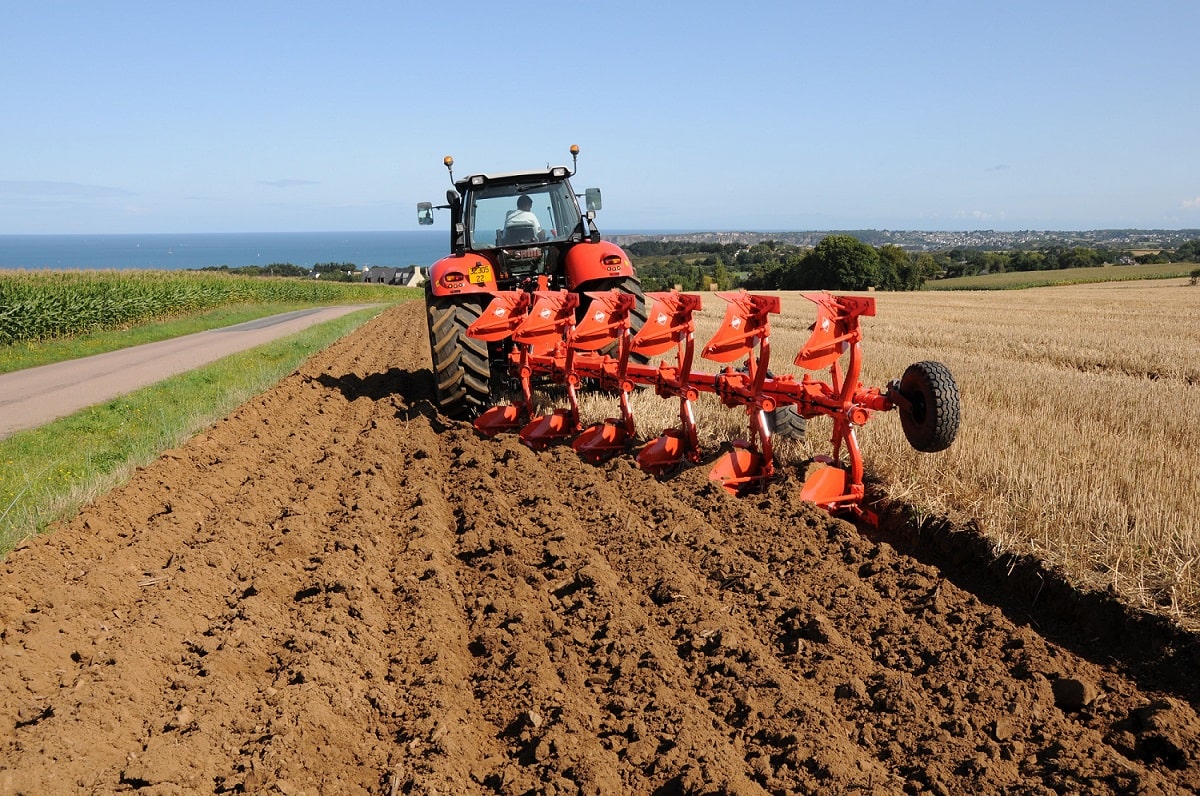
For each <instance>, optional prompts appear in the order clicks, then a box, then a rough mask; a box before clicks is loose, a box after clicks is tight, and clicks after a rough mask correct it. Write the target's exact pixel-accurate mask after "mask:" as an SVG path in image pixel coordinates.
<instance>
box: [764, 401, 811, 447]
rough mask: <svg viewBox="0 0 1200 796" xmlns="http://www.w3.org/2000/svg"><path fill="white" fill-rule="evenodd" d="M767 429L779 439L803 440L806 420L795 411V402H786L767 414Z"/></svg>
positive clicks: (806, 426) (806, 424) (806, 427)
mask: <svg viewBox="0 0 1200 796" xmlns="http://www.w3.org/2000/svg"><path fill="white" fill-rule="evenodd" d="M767 430H768V431H770V432H771V436H773V437H779V438H780V439H796V440H803V439H804V434H805V432H806V431H807V430H808V421H807V420H805V419H804V418H803V417H801V416H800V413H799V412H797V411H796V406H795V404H787V405H786V406H780V407H778V408H777V409H775V411H773V412H770V413H768V414H767Z"/></svg>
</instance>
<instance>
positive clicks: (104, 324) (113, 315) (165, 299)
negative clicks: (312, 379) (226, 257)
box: [0, 271, 400, 346]
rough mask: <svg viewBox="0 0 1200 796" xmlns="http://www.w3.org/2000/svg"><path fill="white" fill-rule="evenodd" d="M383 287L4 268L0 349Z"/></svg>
mask: <svg viewBox="0 0 1200 796" xmlns="http://www.w3.org/2000/svg"><path fill="white" fill-rule="evenodd" d="M399 297H400V294H399V293H397V292H396V289H395V288H391V287H387V286H381V285H366V284H346V283H334V282H319V281H315V280H302V279H263V278H258V277H248V276H237V275H232V274H214V273H196V272H188V271H36V272H35V271H11V272H2V271H0V346H3V345H12V344H14V343H22V342H30V341H39V340H51V339H54V338H62V337H70V336H72V335H77V334H85V333H88V332H95V331H100V330H104V329H119V328H123V327H130V326H136V325H138V324H142V323H147V322H149V321H155V320H162V319H165V318H171V317H177V316H181V315H189V314H194V313H198V312H204V311H206V310H211V309H214V308H216V307H221V306H227V305H235V304H293V303H294V304H332V303H341V304H344V303H347V302H386V301H395V300H396V299H397V298H399Z"/></svg>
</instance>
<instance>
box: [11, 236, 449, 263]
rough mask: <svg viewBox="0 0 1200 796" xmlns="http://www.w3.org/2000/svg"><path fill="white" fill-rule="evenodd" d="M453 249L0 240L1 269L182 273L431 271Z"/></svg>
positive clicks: (318, 240) (309, 239) (432, 240)
mask: <svg viewBox="0 0 1200 796" xmlns="http://www.w3.org/2000/svg"><path fill="white" fill-rule="evenodd" d="M449 246H450V240H449V233H448V232H447V231H445V230H437V231H427V230H420V231H390V232H202V233H200V232H198V233H152V234H73V235H0V269H10V270H11V269H26V270H47V269H49V270H92V269H105V270H108V269H112V270H126V269H143V270H185V269H196V268H208V267H220V266H223V265H225V266H229V267H230V268H240V267H242V266H247V265H259V266H267V265H271V264H281V263H291V264H292V265H296V266H300V267H302V268H312V267H313V266H314V265H316V264H318V263H353V264H354V265H356V266H358V267H359V268H368V267H370V266H385V267H400V268H402V267H406V266H410V265H420V266H429V265H432V264H433V263H434V262H435V261H436V260H438V259H439V258H441V257H443V256H445V255H446V254H447V252H448V251H449Z"/></svg>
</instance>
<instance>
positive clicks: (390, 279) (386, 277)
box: [363, 265, 425, 287]
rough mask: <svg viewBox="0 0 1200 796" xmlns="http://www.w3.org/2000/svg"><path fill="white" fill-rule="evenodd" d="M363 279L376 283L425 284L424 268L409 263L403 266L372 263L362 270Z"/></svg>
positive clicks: (401, 285) (404, 285)
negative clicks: (389, 266) (386, 266)
mask: <svg viewBox="0 0 1200 796" xmlns="http://www.w3.org/2000/svg"><path fill="white" fill-rule="evenodd" d="M363 281H364V282H371V283H372V284H376V285H398V286H400V287H420V286H421V285H423V284H425V269H424V268H422V267H420V266H419V265H410V266H407V267H405V268H384V267H382V266H377V265H373V266H371V267H370V268H367V269H366V270H364V271H363Z"/></svg>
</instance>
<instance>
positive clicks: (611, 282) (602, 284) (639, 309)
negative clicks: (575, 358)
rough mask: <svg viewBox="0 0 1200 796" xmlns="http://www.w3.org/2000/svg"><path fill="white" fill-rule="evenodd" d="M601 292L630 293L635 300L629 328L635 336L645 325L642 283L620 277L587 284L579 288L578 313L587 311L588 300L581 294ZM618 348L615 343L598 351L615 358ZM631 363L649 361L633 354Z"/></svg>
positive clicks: (627, 277) (644, 298)
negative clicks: (618, 291) (617, 291)
mask: <svg viewBox="0 0 1200 796" xmlns="http://www.w3.org/2000/svg"><path fill="white" fill-rule="evenodd" d="M603 290H620V291H621V292H623V293H632V294H633V297H634V299H635V303H634V305H633V309H632V310H630V311H629V320H630V328H631V329H632V330H633V333H634V334H637V332H638V329H641V328H642V326H643V324H645V323H646V294H645V293H643V292H642V283H641V282H639V281H638V280H637V279H635V278H634V277H632V276H622V277H617V278H615V279H597V280H596V281H594V282H588V283H586V284H583V285H580V286H579V293H580V294H581V295H580V302H579V306H580V309H579V312H580V313H581V314H582V313H583V312H584V310H586V309H587V303H588V299H587V296H584V295H582V294H583V293H598V292H600V291H603ZM618 348H619V346H618V345H617V343H612V344H611V345H608V346H605V347H604V348H602V349H600V351H599V352H597V353H600V354H604V355H605V356H610V357H615V356H616V355H617V351H618ZM631 359H632V361H634V362H638V363H640V364H642V365H645V364H646V363H647V362H649V361H650V360H649V359H648V358H647V357H644V356H641V355H640V354H634V355H633V356H632V357H631Z"/></svg>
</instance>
